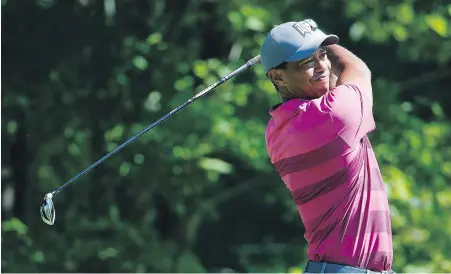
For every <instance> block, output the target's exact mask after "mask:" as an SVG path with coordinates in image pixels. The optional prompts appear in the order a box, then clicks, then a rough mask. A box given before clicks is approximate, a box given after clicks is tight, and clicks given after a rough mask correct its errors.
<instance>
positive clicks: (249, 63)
mask: <svg viewBox="0 0 451 274" xmlns="http://www.w3.org/2000/svg"><path fill="white" fill-rule="evenodd" d="M259 62H260V55H257V56H255V57H254V58H252V59H250V60H249V61H247V62H246V64H244V65H242V66H241V67H239V68H238V69H236V70H235V71H233V72H231V73H230V74H228V75H227V76H224V77H223V78H222V79H221V80H219V81H217V82H216V83H214V84H212V85H211V86H209V87H207V88H206V89H204V90H202V91H201V92H199V93H197V94H196V95H195V96H194V97H192V98H191V99H189V100H188V101H186V102H185V103H183V104H181V105H180V106H178V107H176V108H175V109H174V110H172V111H171V112H169V113H167V114H166V115H164V116H163V117H161V118H160V119H158V120H157V121H155V122H154V123H152V124H151V125H149V126H148V127H146V128H145V129H143V130H142V131H141V132H139V133H138V134H137V135H135V136H133V137H131V138H130V139H128V140H127V141H125V142H124V143H122V144H121V145H120V146H118V147H116V148H115V149H114V150H112V151H111V152H109V153H108V154H106V155H105V156H103V157H102V158H100V159H99V160H98V161H97V162H95V163H93V164H92V165H90V166H89V167H87V168H86V169H85V170H83V171H82V172H80V173H78V174H77V175H76V176H75V177H73V178H72V179H70V180H69V181H67V182H66V183H64V184H63V185H61V186H60V187H58V188H56V189H55V190H53V192H52V193H51V194H52V195H53V196H55V195H56V194H58V192H60V191H61V190H63V188H65V187H66V186H68V185H70V184H71V183H73V182H74V181H76V180H77V179H79V178H80V177H82V176H83V175H84V174H86V173H87V172H89V171H90V170H91V169H93V168H95V167H96V166H98V165H99V164H101V163H102V162H104V161H105V160H106V159H108V158H110V157H111V156H112V155H114V154H116V153H117V152H118V151H120V150H121V149H123V148H124V147H126V146H127V145H128V144H130V143H131V142H133V141H135V140H136V139H138V138H139V137H140V136H141V135H143V134H144V133H146V132H148V131H149V130H151V129H152V128H154V127H155V126H157V125H159V124H160V123H162V122H163V121H165V120H167V119H168V118H170V117H171V116H173V115H174V114H176V113H177V112H179V111H180V110H182V109H184V108H185V107H186V106H188V105H189V104H191V103H193V102H194V101H196V100H197V99H199V98H201V97H203V96H205V95H206V94H208V93H209V92H210V91H212V90H213V89H214V88H216V87H217V86H219V85H221V84H222V83H224V82H226V81H227V80H229V79H230V78H232V77H234V76H235V75H237V74H240V73H241V72H243V71H245V70H247V69H248V68H250V67H252V66H254V65H255V64H257V63H259Z"/></svg>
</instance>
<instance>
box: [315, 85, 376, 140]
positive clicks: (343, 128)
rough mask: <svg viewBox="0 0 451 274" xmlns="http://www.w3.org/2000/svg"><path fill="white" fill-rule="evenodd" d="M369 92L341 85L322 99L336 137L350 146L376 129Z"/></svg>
mask: <svg viewBox="0 0 451 274" xmlns="http://www.w3.org/2000/svg"><path fill="white" fill-rule="evenodd" d="M371 92H372V91H371V90H368V91H362V90H361V88H360V87H359V86H358V85H356V84H343V85H340V86H338V87H336V88H335V89H333V90H331V91H330V92H328V93H327V94H326V95H325V96H324V97H323V104H324V106H325V107H326V108H327V109H328V111H329V114H330V115H331V119H332V121H333V123H334V126H335V128H336V130H337V132H338V135H339V136H340V137H341V138H343V140H345V142H346V143H348V144H349V145H350V146H354V145H355V144H356V143H358V142H360V140H361V139H362V138H363V137H364V136H365V135H366V134H368V133H369V132H371V131H373V130H375V129H376V124H375V121H374V117H373V100H372V93H371Z"/></svg>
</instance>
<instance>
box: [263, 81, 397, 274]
mask: <svg viewBox="0 0 451 274" xmlns="http://www.w3.org/2000/svg"><path fill="white" fill-rule="evenodd" d="M350 110H351V111H353V112H354V113H352V112H350ZM271 115H272V116H273V117H272V119H271V120H270V122H269V123H268V126H267V130H266V143H267V149H268V153H269V156H270V158H271V161H272V163H273V164H274V166H275V168H276V170H277V172H278V173H279V174H280V176H281V178H282V179H283V181H284V182H285V184H286V186H287V188H288V189H289V190H290V192H291V194H292V197H293V200H294V202H295V204H296V206H297V208H298V210H299V213H300V216H301V218H302V220H303V222H304V226H305V229H306V233H305V237H306V239H307V241H308V245H309V248H308V258H309V260H312V261H327V262H335V263H341V264H346V265H353V266H357V267H361V268H366V269H370V270H376V271H377V270H378V271H381V270H390V269H391V266H392V260H393V254H392V240H391V224H390V212H389V207H388V201H387V197H386V192H385V189H384V184H383V181H382V177H381V173H380V170H379V167H378V164H377V161H376V158H375V156H374V152H373V149H372V147H371V144H370V142H369V140H368V137H367V136H366V134H367V133H368V132H371V131H372V130H374V129H375V123H374V119H373V116H372V95H371V91H361V88H360V87H359V86H358V85H357V84H346V85H340V86H338V87H337V88H336V89H334V90H332V91H330V92H329V93H327V94H326V95H324V96H322V97H320V98H318V99H315V100H309V101H305V100H302V99H292V100H290V101H288V102H286V103H284V104H282V105H281V106H279V107H278V108H276V109H275V110H272V111H271Z"/></svg>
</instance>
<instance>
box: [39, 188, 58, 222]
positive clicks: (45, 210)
mask: <svg viewBox="0 0 451 274" xmlns="http://www.w3.org/2000/svg"><path fill="white" fill-rule="evenodd" d="M52 196H53V195H52V194H51V193H48V194H46V195H45V196H44V199H43V200H42V203H41V207H40V208H39V212H40V213H41V219H42V220H43V221H44V223H46V224H48V225H53V224H54V223H55V206H54V205H53V201H52Z"/></svg>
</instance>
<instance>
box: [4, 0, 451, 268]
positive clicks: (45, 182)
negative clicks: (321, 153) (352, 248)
mask: <svg viewBox="0 0 451 274" xmlns="http://www.w3.org/2000/svg"><path fill="white" fill-rule="evenodd" d="M446 2H447V1H439V0H430V1H419V0H402V1H394V0H348V1H329V0H317V1H313V0H297V1H294V0H285V1H269V0H231V1H219V0H208V1H207V0H191V1H188V0H187V1H174V0H167V1H165V0H153V1H150V0H147V1H144V0H122V1H119V0H118V1H115V0H104V1H100V0H79V1H69V0H64V1H63V0H60V1H56V0H36V1H25V0H24V1H12V0H9V1H5V0H3V1H2V38H3V39H2V170H1V175H2V177H1V179H2V226H1V227H2V236H1V241H2V258H1V269H2V271H3V272H32V271H38V272H59V271H61V272H170V271H172V272H219V271H225V269H233V270H235V271H239V272H299V271H300V270H301V269H302V267H303V264H304V263H305V262H306V255H305V254H306V242H305V239H304V238H303V231H304V230H303V226H302V223H301V221H300V219H299V216H298V213H297V211H296V208H295V207H294V205H293V202H292V201H291V198H290V194H289V192H288V190H287V189H286V187H285V186H284V184H283V182H282V181H281V180H280V178H279V177H278V175H277V174H276V172H275V170H274V168H273V167H272V166H271V165H270V162H269V159H268V156H267V153H266V149H265V142H264V129H265V125H266V123H267V121H268V120H269V114H268V111H269V108H270V107H271V106H272V105H273V104H275V103H278V100H279V98H278V96H277V94H276V93H275V91H274V88H273V86H272V84H271V83H270V82H269V81H268V80H267V79H266V78H265V76H264V74H263V72H262V68H261V66H256V67H254V68H252V69H250V70H248V71H246V72H245V73H243V74H241V75H239V76H237V77H235V78H234V79H233V80H230V81H228V82H227V83H225V84H223V85H222V86H220V87H219V88H217V89H216V90H215V91H214V92H213V93H212V94H210V95H208V96H207V97H204V98H203V99H202V100H199V101H196V103H194V104H192V105H190V106H189V107H188V108H186V109H185V110H183V111H182V112H180V113H178V114H177V115H176V116H174V117H173V118H171V119H170V120H168V121H166V122H165V123H163V124H162V125H160V126H159V127H157V128H154V129H153V130H151V131H150V132H149V133H147V134H146V135H144V136H142V137H141V138H140V139H139V140H137V141H135V142H134V143H132V144H131V145H129V146H128V147H127V148H125V149H124V150H123V151H121V152H120V153H119V154H117V155H115V156H113V157H112V158H110V159H109V160H108V161H106V162H105V163H103V164H102V165H100V166H99V167H97V168H95V169H94V170H92V171H91V172H89V173H88V174H87V175H85V176H84V177H82V178H81V179H79V180H78V181H77V183H76V184H75V185H72V186H70V187H68V188H67V189H65V190H64V191H63V192H61V193H60V194H59V195H58V196H57V197H56V198H55V199H54V202H55V206H56V212H57V216H56V223H55V225H54V226H48V225H46V224H44V223H43V222H42V221H41V220H40V217H39V204H40V202H41V199H42V197H43V195H44V194H45V193H47V192H50V191H51V190H53V189H54V188H56V187H58V186H60V185H61V184H63V183H64V182H65V181H66V180H68V179H70V178H71V177H73V176H74V175H76V174H77V173H78V172H80V171H82V170H83V169H84V168H86V167H87V166H88V165H90V164H91V163H93V162H94V161H96V160H97V159H99V158H100V157H102V156H103V155H104V154H105V153H107V152H109V151H111V150H112V149H114V148H115V147H117V145H118V144H120V143H122V142H123V141H125V140H126V139H127V138H130V137H131V136H133V135H134V134H136V133H138V132H139V131H140V130H142V129H143V128H144V127H146V126H147V125H148V124H150V123H152V122H153V121H155V120H156V119H158V118H159V117H161V116H162V115H163V114H165V113H167V112H169V111H170V110H172V109H173V108H175V107H176V106H178V105H179V104H181V103H183V102H184V101H186V100H187V99H189V98H190V97H192V96H193V95H194V94H195V93H196V92H198V91H200V90H202V89H203V88H205V87H206V86H208V85H210V84H212V83H214V82H215V81H217V80H218V79H219V78H220V77H222V76H224V75H226V74H228V73H229V72H231V71H233V70H235V69H236V68H238V67H239V66H241V65H242V64H243V63H244V62H245V61H247V60H248V59H250V58H252V57H254V56H255V55H257V54H259V46H260V45H261V44H262V42H263V39H264V37H265V35H266V33H267V32H268V31H269V30H270V29H271V27H272V26H273V25H275V24H280V23H281V22H284V21H291V20H302V19H305V18H312V19H314V20H316V21H317V22H318V24H319V25H320V28H322V29H323V30H324V31H325V32H328V33H335V34H337V35H338V36H339V37H340V43H341V44H342V45H344V46H345V47H347V48H348V49H350V50H351V51H353V52H354V53H355V54H357V55H358V56H359V57H361V58H362V59H363V60H364V61H365V62H366V63H367V64H368V66H369V67H370V68H371V70H372V73H373V89H374V90H373V91H374V113H375V119H376V122H377V130H376V132H374V133H372V134H371V135H370V139H371V141H372V144H373V146H374V149H375V152H376V154H377V157H378V160H379V164H380V167H381V170H382V173H383V176H384V179H385V183H386V184H387V188H388V192H389V199H390V204H391V213H392V222H393V241H394V252H395V256H394V266H393V269H394V270H395V271H397V272H451V260H450V258H451V240H450V239H451V221H450V218H449V216H450V215H451V189H450V185H451V184H450V176H451V147H450V143H451V126H450V119H449V117H450V115H451V96H449V93H450V92H451V39H450V38H451V22H450V18H451V4H446Z"/></svg>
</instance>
